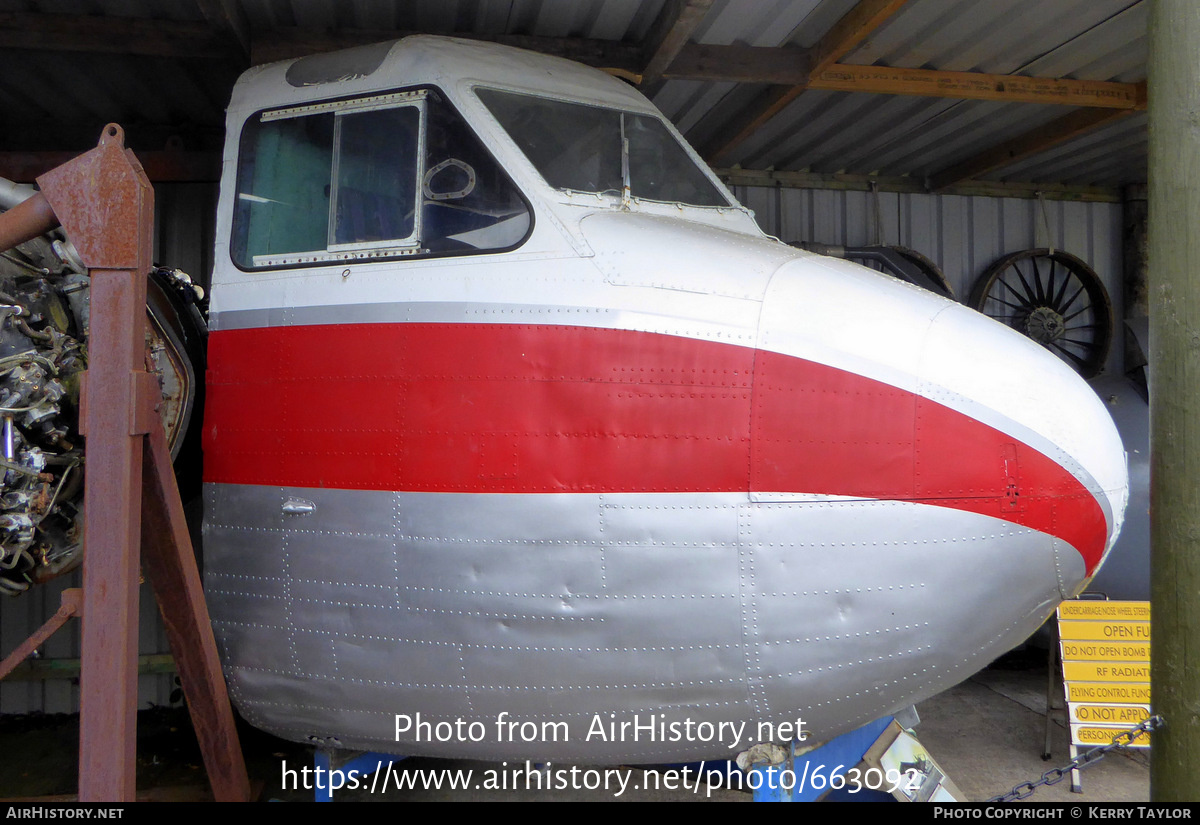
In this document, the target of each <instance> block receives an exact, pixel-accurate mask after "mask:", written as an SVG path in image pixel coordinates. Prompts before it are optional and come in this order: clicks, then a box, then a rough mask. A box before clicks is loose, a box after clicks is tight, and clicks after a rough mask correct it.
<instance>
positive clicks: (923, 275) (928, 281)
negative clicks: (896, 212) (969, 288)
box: [846, 246, 955, 299]
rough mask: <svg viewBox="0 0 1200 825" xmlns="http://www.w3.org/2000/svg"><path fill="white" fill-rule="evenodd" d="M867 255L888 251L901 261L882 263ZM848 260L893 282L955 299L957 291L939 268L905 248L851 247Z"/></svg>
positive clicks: (914, 251)
mask: <svg viewBox="0 0 1200 825" xmlns="http://www.w3.org/2000/svg"><path fill="white" fill-rule="evenodd" d="M868 251H885V254H886V251H890V252H891V253H892V254H894V255H895V256H896V257H897V258H898V259H899V260H898V261H897V260H896V258H892V257H891V256H890V255H888V256H887V257H886V258H883V259H880V258H879V257H878V256H877V255H874V256H872V255H867V254H865V253H867V252H868ZM846 257H847V258H849V259H850V260H852V261H856V262H857V263H860V264H862V265H863V266H866V267H870V268H871V269H875V270H878V271H880V272H886V273H887V274H888V275H891V276H892V277H893V278H899V279H900V280H902V281H908V282H909V283H910V284H916V285H917V286H920V287H924V288H925V289H928V290H930V291H931V292H936V293H938V294H939V295H944V296H945V297H947V298H951V299H953V298H954V297H955V295H954V287H952V286H950V282H949V281H947V280H946V276H945V275H943V274H942V270H940V269H938V266H937V264H935V263H934V262H933V261H931V260H930V259H929V258H926V257H925V256H924V255H922V254H921V253H920V252H918V251H917V250H915V249H909V248H908V247H906V246H883V247H877V246H872V247H858V248H850V247H848V248H847V249H846ZM901 262H903V263H901Z"/></svg>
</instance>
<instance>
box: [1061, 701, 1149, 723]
mask: <svg viewBox="0 0 1200 825" xmlns="http://www.w3.org/2000/svg"><path fill="white" fill-rule="evenodd" d="M1149 718H1150V706H1149V705H1076V704H1072V705H1071V721H1072V722H1083V723H1086V724H1090V725H1121V726H1124V727H1127V728H1129V727H1133V726H1134V725H1136V724H1138V723H1140V722H1144V721H1146V720H1147V719H1149Z"/></svg>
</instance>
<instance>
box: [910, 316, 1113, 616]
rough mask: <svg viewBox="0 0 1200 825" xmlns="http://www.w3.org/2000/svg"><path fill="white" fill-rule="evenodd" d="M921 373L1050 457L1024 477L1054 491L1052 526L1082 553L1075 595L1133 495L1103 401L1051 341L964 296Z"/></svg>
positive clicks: (1068, 582)
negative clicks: (1047, 345)
mask: <svg viewBox="0 0 1200 825" xmlns="http://www.w3.org/2000/svg"><path fill="white" fill-rule="evenodd" d="M920 377H921V381H922V383H923V389H922V390H921V392H923V393H926V394H928V395H930V396H936V394H938V393H946V400H947V402H948V403H949V404H951V405H953V406H954V407H955V408H957V409H960V410H962V411H964V412H966V413H968V414H969V415H970V416H971V417H973V418H974V419H976V420H978V421H980V422H982V423H984V424H986V425H988V426H990V427H992V428H994V429H996V430H997V431H999V432H1003V433H1005V434H1006V435H1008V436H1011V437H1012V438H1013V439H1014V440H1015V441H1016V442H1017V443H1019V444H1021V445H1024V446H1023V449H1022V452H1023V453H1031V452H1034V453H1037V454H1040V455H1041V456H1044V457H1045V458H1046V459H1048V460H1049V461H1048V462H1046V461H1039V460H1034V461H1032V462H1031V469H1032V470H1033V474H1031V475H1027V474H1026V473H1025V472H1024V471H1025V469H1026V467H1025V465H1024V464H1022V466H1021V467H1020V468H1019V471H1018V472H1019V473H1020V475H1019V476H1018V479H1017V480H1018V483H1019V485H1020V486H1022V487H1024V488H1026V489H1027V490H1028V493H1027V494H1032V495H1035V496H1044V497H1047V498H1049V499H1051V500H1052V504H1053V506H1052V508H1051V510H1050V517H1051V520H1052V521H1051V523H1047V524H1046V525H1044V527H1045V528H1048V529H1050V530H1051V531H1052V533H1051V534H1053V535H1057V536H1058V537H1059V538H1062V539H1064V540H1066V541H1067V542H1068V543H1069V544H1070V545H1071V547H1072V548H1073V549H1074V550H1075V552H1076V553H1077V554H1078V557H1079V560H1082V562H1083V571H1082V572H1081V573H1074V572H1073V573H1072V574H1071V575H1070V577H1069V578H1067V579H1064V581H1063V582H1062V589H1063V590H1064V593H1063V596H1064V598H1069V597H1071V596H1074V595H1076V594H1077V593H1078V591H1079V590H1081V589H1082V587H1083V585H1084V584H1085V583H1086V581H1087V579H1089V578H1090V577H1091V576H1092V575H1093V574H1094V573H1095V572H1096V569H1097V568H1098V567H1099V566H1100V564H1101V562H1102V561H1103V559H1104V557H1105V556H1106V555H1107V553H1108V551H1109V550H1111V549H1112V546H1113V545H1114V544H1115V543H1116V540H1117V536H1118V534H1119V533H1120V530H1121V524H1122V521H1123V519H1124V515H1125V505H1126V503H1127V501H1128V497H1129V476H1128V471H1127V466H1126V462H1125V450H1124V447H1123V445H1122V443H1121V437H1120V435H1119V434H1118V432H1117V429H1116V426H1115V425H1114V424H1113V421H1112V417H1111V416H1110V415H1109V413H1108V410H1107V409H1106V408H1105V406H1104V404H1103V402H1102V401H1101V400H1100V398H1099V397H1098V396H1097V395H1096V393H1095V392H1094V391H1093V390H1092V388H1091V387H1089V386H1088V385H1087V383H1086V382H1085V381H1084V380H1083V379H1082V378H1081V377H1079V375H1077V374H1076V373H1075V372H1074V371H1073V370H1072V369H1071V368H1070V367H1068V366H1067V365H1066V364H1065V363H1064V362H1063V361H1061V360H1060V359H1058V358H1057V357H1055V356H1054V355H1053V354H1051V353H1050V352H1048V351H1047V350H1046V349H1044V348H1043V347H1041V346H1038V345H1037V344H1035V343H1034V342H1033V341H1030V340H1029V339H1027V338H1025V337H1024V336H1022V335H1019V334H1017V333H1015V332H1013V331H1012V330H1010V329H1008V328H1007V327H1005V326H1003V325H1001V324H997V323H992V322H991V321H990V319H987V318H984V317H983V316H981V315H980V314H979V313H976V312H974V311H972V310H969V309H966V308H965V307H962V306H958V305H951V306H947V307H946V308H945V309H943V310H942V311H940V312H939V313H938V314H937V316H936V317H935V319H934V321H933V323H932V324H931V325H930V328H929V333H928V335H927V337H926V341H925V347H924V354H923V357H922V360H921V369H920ZM1053 468H1058V469H1053ZM1039 474H1040V475H1039ZM1055 474H1057V476H1058V477H1057V478H1055V477H1054V476H1055ZM1093 502H1094V504H1095V506H1094V507H1093V506H1092V503H1093ZM1097 511H1098V513H1097ZM1098 516H1102V521H1101V520H1100V519H1099V518H1098ZM1068 557H1069V556H1068ZM1073 562H1074V563H1073V564H1072V565H1071V568H1070V569H1071V570H1076V569H1077V568H1078V567H1079V565H1078V560H1073Z"/></svg>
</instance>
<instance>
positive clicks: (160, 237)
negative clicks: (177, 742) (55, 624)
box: [0, 183, 217, 713]
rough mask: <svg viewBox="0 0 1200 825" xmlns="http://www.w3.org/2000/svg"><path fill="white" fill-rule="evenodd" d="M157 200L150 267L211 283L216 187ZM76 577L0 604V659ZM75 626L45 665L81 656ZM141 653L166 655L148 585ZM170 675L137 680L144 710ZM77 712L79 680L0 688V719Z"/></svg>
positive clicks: (161, 693) (162, 189) (181, 187)
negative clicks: (11, 715)
mask: <svg viewBox="0 0 1200 825" xmlns="http://www.w3.org/2000/svg"><path fill="white" fill-rule="evenodd" d="M154 193H155V243H154V260H155V262H156V263H161V264H164V265H168V266H174V267H177V268H179V269H182V270H184V271H185V272H187V273H188V274H189V275H191V276H192V278H193V280H196V281H198V282H201V283H203V284H204V285H205V286H207V284H208V280H209V277H210V273H211V271H212V255H213V240H212V239H213V222H214V220H215V216H216V210H217V187H216V184H206V183H196V184H158V185H156V186H155V188H154ZM78 586H79V573H78V572H76V573H74V574H72V575H69V576H64V577H61V578H59V579H57V580H55V581H53V582H50V583H49V584H47V585H44V586H42V587H37V588H34V589H32V590H31V591H29V592H28V593H25V594H24V595H22V596H19V597H17V598H0V656H3V655H6V654H7V653H9V652H11V651H12V650H13V648H15V647H16V646H17V645H19V644H20V643H21V642H23V641H24V640H25V639H26V638H27V637H28V636H29V635H30V634H31V633H33V632H34V631H35V630H37V629H38V628H39V627H40V626H41V625H42V623H43V622H45V621H46V620H47V619H48V618H50V617H51V616H52V615H54V612H55V611H56V610H58V605H59V594H60V593H61V592H62V590H63V589H64V588H67V587H78ZM79 630H80V628H79V622H78V620H72V621H70V622H68V623H67V625H66V626H65V627H64V628H63V629H62V630H60V631H58V633H56V634H54V636H52V637H51V638H50V639H49V640H48V641H47V642H46V644H45V645H44V646H43V648H42V654H43V656H44V657H45V658H48V659H63V658H78V657H79V639H80V633H79ZM138 636H139V638H138V652H139V653H141V654H150V653H169V652H170V646H169V645H168V643H167V639H166V635H165V634H164V632H163V629H162V623H161V621H160V620H159V618H158V608H157V606H156V605H155V604H154V595H153V593H152V592H151V590H150V587H149V585H142V588H141V624H140V627H139V634H138ZM173 679H174V677H173V676H170V675H165V676H164V675H157V676H152V675H148V676H142V677H140V678H139V680H138V700H139V703H140V704H141V706H143V707H145V706H146V705H149V704H157V705H165V704H167V703H168V702H169V701H170V696H171V691H172V689H173V687H174V683H173ZM78 709H79V686H78V684H77V682H76V681H74V680H69V679H55V680H48V681H36V682H33V681H23V682H14V681H8V680H6V681H3V682H0V713H35V712H41V713H71V712H75V711H78Z"/></svg>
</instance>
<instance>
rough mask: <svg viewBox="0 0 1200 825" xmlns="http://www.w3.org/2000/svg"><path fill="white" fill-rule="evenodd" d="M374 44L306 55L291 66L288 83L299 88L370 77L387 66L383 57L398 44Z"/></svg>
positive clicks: (288, 71)
mask: <svg viewBox="0 0 1200 825" xmlns="http://www.w3.org/2000/svg"><path fill="white" fill-rule="evenodd" d="M395 42H396V41H395V40H389V41H388V42H386V43H372V44H371V45H369V46H355V47H354V48H352V49H343V50H342V51H337V52H325V53H324V54H313V55H309V56H308V57H302V58H300V59H299V60H297V61H296V62H295V63H293V64H292V65H290V66H288V69H287V74H286V75H285V76H286V77H287V82H288V83H290V84H291V85H293V86H296V87H303V86H319V85H321V84H323V83H341V82H343V81H346V80H357V79H358V78H360V77H366V76H367V75H369V74H371V73H372V72H374V71H375V70H376V69H378V68H379V67H380V66H382V65H383V59H384V58H385V57H387V53H388V52H389V51H390V50H391V48H392V46H393V45H394V44H395Z"/></svg>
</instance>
